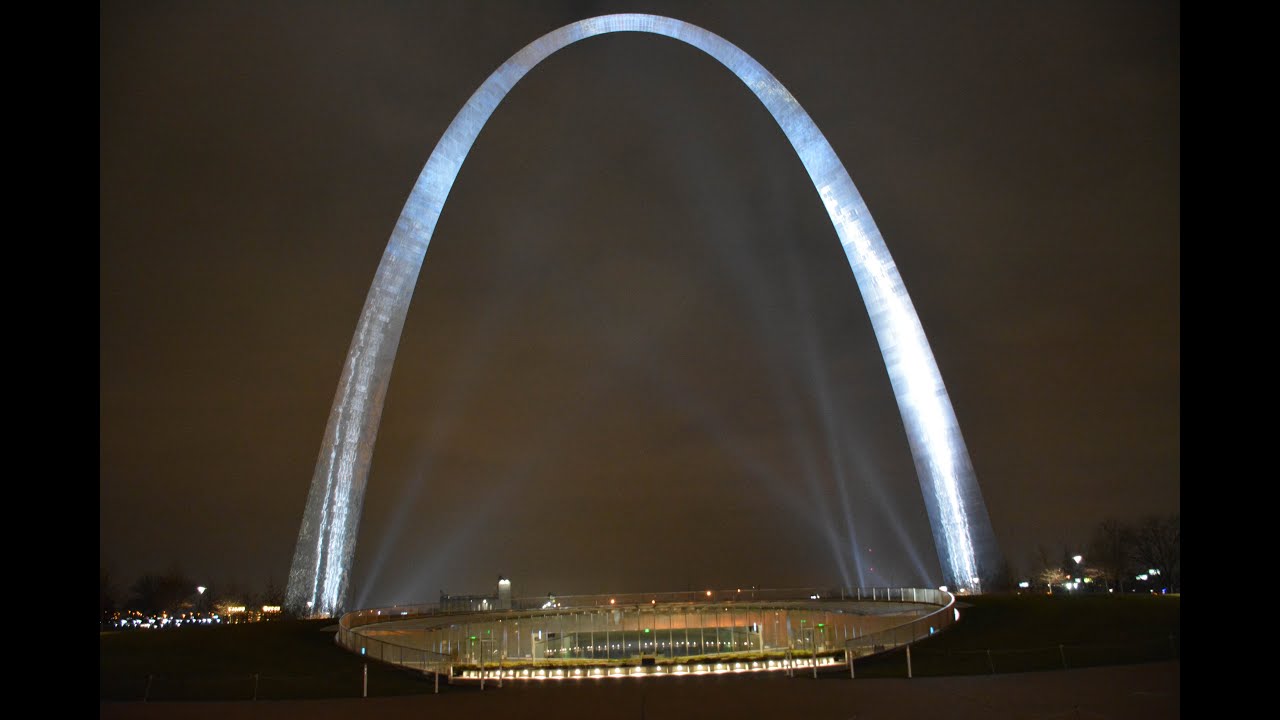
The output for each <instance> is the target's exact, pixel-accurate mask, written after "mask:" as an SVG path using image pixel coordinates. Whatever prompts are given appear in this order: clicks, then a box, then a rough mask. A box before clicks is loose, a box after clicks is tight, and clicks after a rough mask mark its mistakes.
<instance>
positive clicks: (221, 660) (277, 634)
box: [98, 620, 443, 700]
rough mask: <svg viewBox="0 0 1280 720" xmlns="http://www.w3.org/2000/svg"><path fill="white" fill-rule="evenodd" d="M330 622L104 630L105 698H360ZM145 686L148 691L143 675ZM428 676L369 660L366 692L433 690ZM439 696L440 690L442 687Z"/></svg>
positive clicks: (356, 665) (356, 676)
mask: <svg viewBox="0 0 1280 720" xmlns="http://www.w3.org/2000/svg"><path fill="white" fill-rule="evenodd" d="M333 624H334V621H333V620H292V621H291V620H281V621H278V622H266V623H252V624H246V625H230V626H225V627H192V628H178V629H173V630H126V631H119V632H104V633H100V635H99V642H98V662H99V665H98V678H99V680H98V688H99V694H100V699H102V700H141V699H142V697H143V694H144V692H145V693H146V694H147V696H148V698H149V699H151V700H197V699H198V700H250V699H252V698H253V697H254V684H255V679H254V675H255V674H256V675H258V678H257V697H258V699H259V700H282V699H294V698H326V697H359V696H360V692H361V685H362V683H363V677H362V675H363V666H364V664H365V661H364V660H363V659H361V658H360V657H358V656H356V655H353V654H352V653H349V652H347V651H346V650H343V649H341V648H339V647H338V646H336V645H334V643H333V637H334V633H333V632H325V631H323V630H322V628H326V627H329V626H331V625H333ZM149 675H150V676H152V678H151V680H150V684H151V686H150V689H149V690H148V689H147V683H148V680H147V677H148V676H149ZM432 690H433V684H432V681H431V679H430V677H426V678H424V677H423V676H421V675H419V674H417V673H413V672H409V671H407V670H402V669H400V668H397V667H393V666H390V665H384V664H382V663H379V662H369V695H370V696H380V695H406V694H412V693H423V692H432ZM441 691H442V692H443V687H442V689H441Z"/></svg>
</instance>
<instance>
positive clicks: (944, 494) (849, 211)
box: [286, 14, 999, 615]
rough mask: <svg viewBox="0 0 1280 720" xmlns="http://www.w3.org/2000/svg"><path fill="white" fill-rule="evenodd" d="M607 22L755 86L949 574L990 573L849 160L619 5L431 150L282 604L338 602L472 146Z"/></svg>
mask: <svg viewBox="0 0 1280 720" xmlns="http://www.w3.org/2000/svg"><path fill="white" fill-rule="evenodd" d="M612 32H644V33H652V34H656V35H663V36H666V37H670V38H674V39H676V40H680V41H682V42H685V43H687V44H689V45H691V46H693V47H696V48H698V49H699V50H702V51H703V52H705V53H707V54H708V55H710V56H712V57H714V58H715V59H716V60H718V61H719V62H720V63H721V64H723V65H724V66H725V67H726V68H728V69H729V70H730V71H731V72H732V73H733V74H734V75H735V76H737V78H738V79H739V80H741V81H742V82H743V83H744V84H745V85H746V86H747V87H748V88H749V89H750V90H751V91H752V93H754V94H755V96H756V97H757V98H758V99H759V100H760V102H761V103H762V104H763V105H764V106H765V108H766V109H767V110H768V111H769V113H770V114H771V115H772V116H773V118H774V120H776V121H777V123H778V126H779V127H780V128H781V129H782V132H783V133H784V134H785V135H786V138H787V140H788V141H789V142H791V144H792V146H793V147H794V148H795V150H796V154H797V155H798V156H799V158H800V161H801V162H802V163H803V164H804V167H805V170H806V171H808V173H809V177H810V179H811V180H812V181H813V184H814V187H815V188H816V189H817V190H818V193H819V195H820V196H821V198H822V201H823V203H824V205H825V206H826V208H827V212H828V214H829V215H830V217H831V222H832V224H833V225H834V227H835V230H836V234H837V235H838V236H839V238H840V242H841V244H842V245H843V246H844V249H845V255H846V257H847V258H848V260H849V265H850V267H851V269H852V270H853V274H854V277H855V278H856V280H857V283H858V288H859V290H860V291H861V293H862V297H863V301H864V302H865V304H866V306H867V312H868V314H869V316H870V319H871V325H872V328H873V329H874V330H875V334H876V339H877V342H878V343H879V345H880V350H881V354H882V355H883V356H884V360H885V365H886V369H887V370H888V373H889V379H890V382H891V383H892V385H893V390H894V396H895V397H896V398H897V401H898V407H899V410H900V411H901V413H902V422H903V425H904V428H905V430H906V433H907V438H908V440H909V442H910V445H911V450H912V454H913V456H914V457H915V461H916V469H917V473H918V475H919V478H920V486H921V491H922V493H923V495H924V500H925V506H926V508H927V509H928V511H929V519H930V523H931V524H932V526H933V534H934V545H935V547H936V548H937V550H938V554H939V560H940V562H941V565H942V569H943V574H944V580H945V581H947V582H948V584H951V585H953V586H955V587H958V588H962V589H972V590H976V589H978V588H977V582H976V581H975V580H974V578H979V577H981V576H982V575H983V574H984V573H985V572H987V571H990V570H993V569H994V562H995V561H996V558H997V557H998V555H999V551H998V550H997V548H996V546H995V537H994V534H993V533H992V531H991V526H990V521H989V519H988V518H987V511H986V506H985V504H984V503H983V501H982V495H981V492H980V490H979V489H978V485H977V478H976V477H975V475H974V473H973V468H972V465H971V463H970V462H969V458H968V452H967V450H966V449H965V446H964V440H963V438H962V437H961V435H960V429H959V425H958V424H957V422H956V418H955V413H954V412H953V411H952V408H951V402H950V399H949V398H948V396H947V392H946V388H945V387H944V386H943V384H942V377H941V376H940V375H939V373H938V367H937V364H936V363H935V362H934V359H933V354H932V352H931V351H930V350H929V344H928V341H927V340H926V339H925V336H924V330H923V328H922V327H921V326H920V321H919V319H918V318H917V317H916V313H915V309H914V308H913V307H912V305H911V300H910V298H909V297H908V295H907V291H906V287H905V286H904V285H903V283H902V278H901V277H900V276H899V274H898V270H897V267H896V265H895V264H894V262H893V258H892V257H891V256H890V255H889V251H888V248H887V247H886V246H885V244H884V240H883V239H882V238H881V237H880V232H879V230H878V229H877V228H876V226H875V223H874V222H873V221H872V220H871V215H870V213H869V212H868V211H867V208H866V204H865V203H864V202H863V200H862V196H861V195H860V194H859V193H858V190H857V188H856V187H854V184H853V180H852V179H850V177H849V174H848V172H846V171H845V168H844V165H842V164H841V162H840V159H839V158H838V157H837V156H836V154H835V151H834V150H833V149H832V148H831V145H830V144H829V143H828V142H827V140H826V138H825V137H824V136H823V135H822V132H821V131H819V130H818V127H817V126H816V125H815V124H814V123H813V120H812V119H810V118H809V115H808V114H807V113H806V112H805V111H804V109H803V108H802V107H800V103H799V102H798V101H797V100H796V99H795V98H794V97H793V96H792V95H791V93H790V92H788V91H787V89H786V88H785V87H783V85H782V83H780V82H778V80H777V78H775V77H773V75H771V74H770V73H769V71H767V70H765V69H764V67H763V66H761V65H760V64H759V63H757V62H756V61H755V60H754V59H752V58H751V57H750V56H749V55H747V54H746V53H744V52H743V51H742V50H740V49H738V48H737V47H736V46H734V45H733V44H732V43H730V42H728V41H727V40H725V39H724V38H721V37H719V36H718V35H715V34H713V33H710V32H708V31H706V30H703V29H702V28H699V27H697V26H694V25H690V24H688V23H685V22H681V21H679V20H674V19H671V18H665V17H660V16H656V15H639V14H622V15H605V16H601V17H595V18H589V19H586V20H582V21H579V22H576V23H572V24H570V25H566V26H564V27H562V28H559V29H557V30H553V31H552V32H550V33H547V34H546V35H544V36H542V37H540V38H538V39H537V40H535V41H533V42H532V43H530V44H529V45H527V46H525V47H524V48H523V49H522V50H520V51H519V52H518V53H516V54H515V55H513V56H512V57H511V58H510V59H509V60H507V62H505V63H503V64H502V65H501V66H500V67H498V69H497V70H495V71H494V72H493V74H491V75H490V76H489V78H488V79H487V80H485V82H484V83H483V84H482V85H481V86H480V87H479V89H477V90H476V92H475V93H474V94H473V95H472V96H471V98H470V99H468V100H467V102H466V104H465V105H464V106H463V107H462V109H461V110H460V111H459V112H458V114H457V116H456V117H455V118H454V120H453V122H452V123H450V125H449V127H448V129H447V130H445V133H444V136H443V137H442V138H441V139H440V142H439V143H437V144H436V147H435V150H433V151H432V153H431V157H430V158H429V159H428V160H427V164H426V167H425V168H423V171H422V174H421V175H420V176H419V177H418V180H417V182H416V183H415V184H414V187H413V190H412V192H411V193H410V195H409V199H408V200H407V201H406V202H405V206H404V210H403V211H402V212H401V214H400V218H399V219H398V220H397V222H396V226H395V230H394V231H393V232H392V235H391V239H390V241H389V242H388V243H387V249H386V250H385V252H384V253H383V256H382V261H381V263H380V264H379V266H378V270H377V273H376V274H375V276H374V280H373V285H372V287H371V288H370V289H369V295H368V297H367V298H366V299H365V305H364V310H363V311H362V313H361V316H360V321H359V324H358V325H357V328H356V332H355V337H354V338H353V340H352V343H351V348H350V350H349V352H348V355H347V361H346V364H345V365H344V368H343V372H342V376H341V380H340V381H339V385H338V389H337V392H336V393H335V398H334V404H333V408H332V410H331V411H330V413H329V421H328V424H327V426H326V428H325V435H324V439H323V441H322V443H321V450H320V457H319V461H318V462H317V463H316V469H315V473H314V474H313V476H312V482H311V489H310V492H309V494H308V496H307V505H306V508H305V510H304V512H303V519H302V527H301V529H300V530H299V533H298V543H297V546H296V548H295V551H294V558H293V565H292V567H291V569H290V571H289V584H288V590H287V593H286V595H287V603H288V605H289V606H290V607H291V608H294V609H297V610H299V611H303V609H304V608H306V609H307V611H308V612H310V613H314V614H324V615H333V614H335V613H337V612H339V611H340V610H341V609H342V606H343V604H344V603H345V601H346V597H345V596H346V594H347V582H348V572H349V569H350V567H351V560H352V556H353V554H354V552H355V540H356V531H357V526H358V524H359V520H360V514H361V508H362V505H363V501H364V490H365V485H366V482H367V480H368V474H369V466H370V463H371V461H372V457H373V446H374V441H375V439H376V438H377V433H378V425H379V423H380V422H381V419H382V406H383V401H384V399H385V396H386V390H387V384H388V382H389V380H390V375H391V366H392V363H393V361H394V359H395V353H396V350H397V348H398V347H399V344H400V332H401V330H402V329H403V327H404V320H405V315H406V313H407V312H408V306H409V301H410V299H411V297H412V294H413V288H414V284H415V282H416V281H417V277H418V270H419V269H420V268H421V265H422V261H423V258H424V256H425V254H426V251H427V246H428V245H429V244H430V242H431V236H432V234H433V233H434V232H435V226H436V221H437V220H438V219H439V217H440V212H441V210H442V209H443V207H444V202H445V200H446V198H447V197H448V194H449V190H450V189H451V188H452V186H453V182H454V180H455V179H456V177H457V174H458V171H459V169H460V168H461V167H462V163H463V161H464V160H465V159H466V156H467V153H468V152H469V151H470V149H471V146H472V144H473V143H474V142H475V139H476V137H477V136H478V135H479V133H480V130H481V129H482V128H483V127H484V124H485V122H486V121H487V120H488V118H489V116H490V115H491V114H492V113H493V111H494V110H495V109H496V108H497V107H498V104H499V103H501V102H502V99H503V98H504V97H505V96H506V94H507V92H508V91H509V90H510V89H511V88H512V87H513V86H514V85H515V84H516V83H517V82H518V81H519V80H520V78H522V77H523V76H524V75H525V74H526V73H527V72H528V71H529V70H530V69H531V68H533V67H534V66H536V65H537V64H538V63H539V62H541V61H542V60H544V59H545V58H546V57H547V56H549V55H551V54H552V53H554V52H556V51H557V50H560V49H561V48H563V47H565V46H567V45H570V44H572V43H574V42H577V41H578V40H582V39H584V38H588V37H592V36H595V35H601V34H605V33H612Z"/></svg>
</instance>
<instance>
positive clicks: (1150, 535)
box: [1032, 514, 1182, 593]
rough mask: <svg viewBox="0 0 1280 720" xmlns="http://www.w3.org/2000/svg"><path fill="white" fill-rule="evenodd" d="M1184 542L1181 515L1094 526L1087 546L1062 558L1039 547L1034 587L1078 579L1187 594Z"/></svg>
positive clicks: (1128, 589)
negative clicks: (1184, 579)
mask: <svg viewBox="0 0 1280 720" xmlns="http://www.w3.org/2000/svg"><path fill="white" fill-rule="evenodd" d="M1181 541H1182V530H1181V517H1180V515H1178V514H1173V515H1164V516H1159V515H1150V516H1147V517H1145V518H1143V519H1142V520H1139V521H1137V522H1122V521H1120V520H1116V519H1114V518H1108V519H1106V520H1103V521H1101V522H1099V523H1098V524H1097V525H1096V526H1095V527H1094V529H1093V532H1092V534H1091V535H1090V537H1089V541H1088V542H1087V543H1085V544H1084V546H1083V547H1078V548H1074V549H1064V550H1063V553H1062V555H1061V556H1055V555H1054V554H1052V553H1050V552H1049V551H1047V550H1046V549H1045V548H1044V546H1040V547H1039V548H1037V552H1036V556H1035V557H1034V558H1033V560H1032V562H1033V565H1034V567H1035V570H1034V572H1033V576H1034V581H1033V582H1034V584H1035V585H1036V586H1037V587H1041V588H1048V589H1051V590H1056V589H1058V588H1060V587H1061V585H1062V584H1063V583H1066V582H1070V581H1071V580H1072V579H1074V578H1088V579H1089V580H1090V581H1091V582H1090V584H1093V585H1094V586H1095V587H1099V588H1100V589H1102V590H1109V591H1112V592H1122V593H1123V592H1133V591H1137V590H1142V591H1146V590H1148V589H1154V590H1157V591H1167V592H1171V593H1177V592H1181V591H1182V557H1181V551H1182V543H1181ZM1077 557H1078V558H1080V560H1079V561H1077V560H1076V558H1077ZM1153 571H1154V572H1153Z"/></svg>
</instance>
